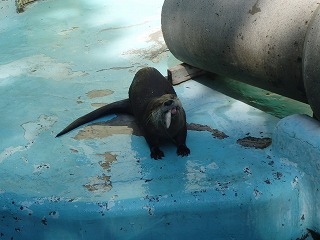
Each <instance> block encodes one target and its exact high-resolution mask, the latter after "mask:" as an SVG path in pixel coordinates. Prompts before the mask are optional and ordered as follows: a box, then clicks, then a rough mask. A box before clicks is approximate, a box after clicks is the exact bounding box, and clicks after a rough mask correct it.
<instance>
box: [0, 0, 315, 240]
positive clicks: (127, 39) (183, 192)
mask: <svg viewBox="0 0 320 240" xmlns="http://www.w3.org/2000/svg"><path fill="white" fill-rule="evenodd" d="M162 3H163V1H152V2H146V1H138V0H132V1H127V2H126V4H124V3H123V2H121V1H99V0H96V1H77V2H74V1H71V0H70V1H60V0H56V1H39V2H35V3H34V4H32V5H30V6H28V7H27V8H26V12H24V13H21V14H19V15H18V14H16V13H15V9H14V3H11V2H9V1H2V2H1V3H0V6H1V7H2V8H0V20H1V26H0V44H1V50H0V54H1V59H0V99H1V100H0V108H1V113H2V114H1V115H2V116H1V118H0V125H1V126H2V128H1V132H0V133H1V134H0V135H1V141H0V174H1V182H0V239H10V238H11V237H13V238H14V239H93V238H95V239H106V238H108V239H109V238H111V239H163V238H170V239H178V238H179V239H194V238H199V239H297V238H299V237H302V236H305V235H306V233H307V232H306V228H311V229H314V230H319V225H318V223H319V217H318V214H317V209H318V208H319V206H318V205H319V204H318V203H316V200H317V199H318V188H317V184H318V182H319V179H318V174H317V173H318V170H317V166H318V163H315V162H317V160H319V158H318V156H319V155H318V154H319V153H318V152H319V146H318V145H319V144H318V141H317V137H316V136H313V137H312V138H308V137H306V139H305V140H304V145H303V148H304V152H308V145H310V144H309V143H308V141H311V142H313V143H314V142H315V143H316V144H311V145H312V147H311V148H312V149H314V152H312V153H310V155H308V156H307V158H310V159H312V161H313V163H312V164H311V166H309V165H307V163H308V161H309V160H308V159H304V156H303V155H301V152H300V151H297V149H298V148H299V146H300V145H299V143H298V142H299V139H301V138H302V137H301V136H299V137H296V138H294V139H293V141H295V143H294V145H293V146H294V150H292V151H290V150H288V149H289V148H290V146H291V145H288V144H289V143H291V140H290V141H289V140H288V138H287V135H288V136H292V135H295V136H298V133H301V131H304V128H305V126H304V125H303V126H301V125H299V124H300V122H303V123H304V124H305V125H306V126H310V123H309V119H307V118H306V119H300V118H299V117H297V118H299V119H298V120H297V119H295V118H291V117H289V118H285V119H283V120H281V121H280V122H279V118H277V117H274V116H272V115H269V114H267V113H265V112H263V111H261V110H258V109H257V108H254V107H252V106H249V105H247V104H245V103H243V102H240V101H238V100H235V99H234V98H231V97H228V96H227V95H225V94H222V93H220V92H219V91H216V90H215V88H218V89H220V88H221V86H219V83H217V82H214V83H213V84H212V83H210V82H209V81H208V80H207V79H206V78H201V79H200V81H194V80H190V81H188V82H185V83H183V84H181V85H179V86H176V87H175V89H176V90H177V93H178V95H179V97H180V99H181V101H182V103H183V105H184V108H185V110H186V112H187V120H188V123H196V124H200V125H202V126H208V127H210V128H211V129H217V130H219V131H221V132H223V133H224V134H226V135H227V136H228V137H226V138H223V139H219V138H216V137H214V136H213V135H212V133H211V132H209V131H195V130H189V131H188V139H187V144H188V146H189V147H190V149H191V154H190V156H188V157H185V158H181V157H178V156H177V155H176V152H175V151H176V149H175V147H174V146H173V145H171V144H167V145H164V146H163V147H162V149H163V150H164V152H165V158H164V159H163V160H161V161H154V160H151V159H150V157H149V149H148V147H147V145H146V143H145V140H144V138H143V137H141V136H139V135H136V134H128V132H127V128H125V127H128V126H125V125H121V124H120V126H100V125H97V124H99V123H102V122H105V121H108V120H111V119H113V118H115V116H108V117H105V118H102V119H99V120H97V121H95V122H94V123H96V125H91V128H89V127H86V126H83V127H81V128H79V129H76V130H74V131H72V132H70V133H69V134H67V135H65V136H63V137H61V138H58V139H57V138H55V137H54V136H55V135H56V133H57V132H59V131H60V130H61V129H62V128H64V127H65V126H66V125H67V124H68V123H70V122H71V121H72V120H74V119H75V118H77V117H78V116H80V115H82V114H84V113H87V112H89V111H91V110H93V109H94V108H95V105H99V104H105V103H110V102H113V101H115V100H119V99H122V98H126V97H127V90H128V86H129V84H130V82H131V79H132V77H133V75H134V73H135V72H136V70H137V69H139V68H140V67H143V66H147V65H148V66H154V67H157V68H158V69H159V70H160V71H161V72H162V73H163V74H166V69H167V68H168V67H171V66H173V65H175V64H177V63H178V61H177V60H175V59H174V58H173V57H172V55H171V54H170V53H169V52H168V51H167V50H166V48H165V45H164V42H163V39H162V37H161V32H160V30H161V29H160V11H161V6H162ZM137 6H139V7H137ZM132 9H134V11H132ZM210 86H211V87H210ZM100 90H105V91H107V90H108V91H107V92H108V94H105V95H103V94H102V95H101V96H98V97H97V96H96V97H92V96H91V95H90V94H89V93H91V94H93V93H96V92H97V91H100ZM109 90H110V91H109ZM109 93H110V94H109ZM90 96H91V97H90ZM283 101H284V102H290V100H288V99H285V100H283ZM260 104H261V103H260ZM294 104H296V103H294ZM303 106H304V105H303ZM303 106H302V105H299V108H303ZM291 109H292V106H291ZM277 111H278V109H277ZM303 111H306V112H307V111H309V110H308V109H306V110H305V109H304V110H303ZM277 114H278V112H277ZM277 114H276V115H277ZM283 114H284V115H285V113H283ZM298 116H300V115H298ZM290 124H291V125H290ZM313 124H314V128H318V125H317V124H318V123H313ZM99 126H100V128H99V129H100V130H99V132H98V133H99V134H102V133H101V132H102V131H105V130H101V129H108V128H110V129H111V130H110V131H114V132H112V134H110V136H109V135H103V134H104V133H103V134H102V135H99V136H98V135H96V134H97V133H94V132H91V133H89V134H87V135H85V133H84V135H82V137H79V135H78V134H80V132H81V131H83V130H86V129H87V130H88V129H89V130H90V129H91V130H92V129H93V130H94V129H95V128H98V127H99ZM276 126H277V127H276ZM287 126H290V127H289V128H288V127H287ZM275 127H276V130H274V129H275ZM124 128H125V130H124ZM112 129H113V130H112ZM288 129H289V130H290V129H293V130H292V132H289V130H288ZM282 132H285V133H282ZM310 132H312V130H310ZM90 134H91V135H90ZM90 136H91V137H90ZM92 136H93V137H92ZM247 136H252V137H255V138H273V141H274V142H273V145H272V146H269V147H267V148H264V149H255V148H250V147H243V146H241V145H239V144H237V140H238V139H242V138H245V137H247ZM274 139H276V141H275V140H274ZM290 139H291V138H290ZM300 161H303V162H304V163H306V164H301V163H300ZM314 164H315V165H314ZM302 166H303V167H302ZM315 169H316V170H315ZM309 239H310V238H309Z"/></svg>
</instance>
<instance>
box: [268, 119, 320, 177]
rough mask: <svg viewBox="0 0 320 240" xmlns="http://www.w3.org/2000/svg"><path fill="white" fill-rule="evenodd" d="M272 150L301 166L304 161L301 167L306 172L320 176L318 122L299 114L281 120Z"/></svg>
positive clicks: (319, 125) (275, 133)
mask: <svg viewBox="0 0 320 240" xmlns="http://www.w3.org/2000/svg"><path fill="white" fill-rule="evenodd" d="M272 148H273V150H274V151H276V152H278V153H280V154H282V155H284V156H286V157H289V158H290V160H291V161H294V162H296V163H297V164H299V165H301V163H302V160H304V161H303V163H304V164H303V165H302V166H301V167H302V168H303V169H304V170H310V173H312V172H314V171H316V172H315V173H316V174H317V175H319V174H320V123H319V122H318V121H317V120H315V119H313V118H311V117H309V116H307V115H298V114H296V115H292V116H289V117H286V118H284V119H282V120H280V121H279V122H278V124H277V125H276V127H275V130H274V133H273V144H272ZM306 164H308V166H310V167H312V168H311V169H309V167H308V166H306Z"/></svg>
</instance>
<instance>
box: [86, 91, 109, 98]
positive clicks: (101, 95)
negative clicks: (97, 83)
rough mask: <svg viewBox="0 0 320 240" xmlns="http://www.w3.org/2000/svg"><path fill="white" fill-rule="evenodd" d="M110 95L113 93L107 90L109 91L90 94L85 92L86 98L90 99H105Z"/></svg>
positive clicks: (91, 92)
mask: <svg viewBox="0 0 320 240" xmlns="http://www.w3.org/2000/svg"><path fill="white" fill-rule="evenodd" d="M111 94H113V91H112V90H109V89H103V90H92V91H90V92H87V96H88V98H90V99H92V98H99V97H105V96H108V95H111Z"/></svg>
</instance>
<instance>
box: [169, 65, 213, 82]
mask: <svg viewBox="0 0 320 240" xmlns="http://www.w3.org/2000/svg"><path fill="white" fill-rule="evenodd" d="M206 73H207V72H206V71H205V70H202V69H199V68H196V67H193V66H190V65H188V64H186V63H182V64H179V65H176V66H174V67H172V68H169V69H168V80H169V81H170V82H171V83H172V85H177V84H180V83H182V82H185V81H187V80H189V79H191V78H196V77H199V76H202V75H204V74H206Z"/></svg>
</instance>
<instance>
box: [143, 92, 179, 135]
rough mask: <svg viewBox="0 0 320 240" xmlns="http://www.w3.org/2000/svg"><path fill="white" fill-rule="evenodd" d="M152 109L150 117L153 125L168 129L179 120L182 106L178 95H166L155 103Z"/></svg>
mask: <svg viewBox="0 0 320 240" xmlns="http://www.w3.org/2000/svg"><path fill="white" fill-rule="evenodd" d="M152 109H153V110H152V112H151V115H150V116H149V117H150V120H151V121H152V123H153V124H154V125H155V126H157V127H158V128H159V127H164V128H165V129H168V128H169V127H170V126H171V123H172V122H174V121H175V120H179V117H180V115H181V109H182V105H181V102H180V100H179V99H178V98H177V96H176V95H174V94H165V95H162V96H161V97H159V98H157V99H155V101H153V104H152Z"/></svg>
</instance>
